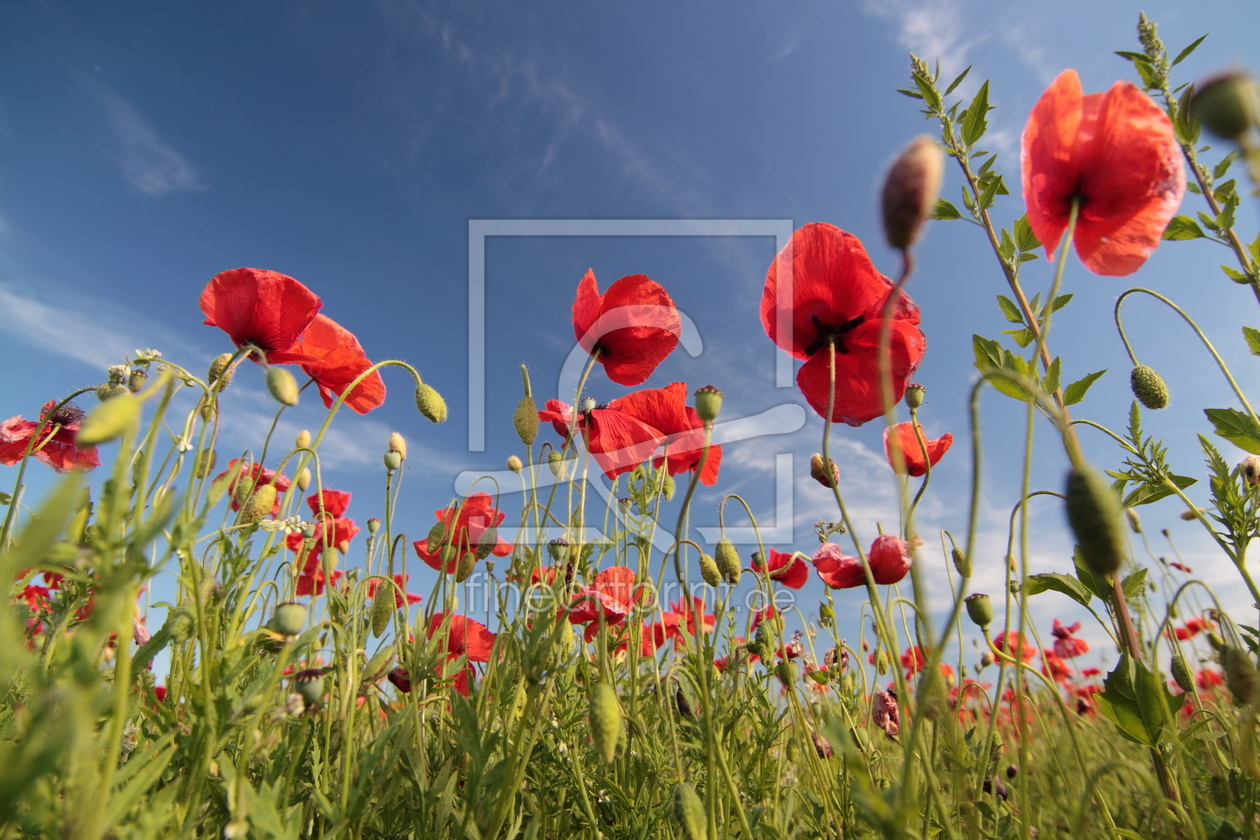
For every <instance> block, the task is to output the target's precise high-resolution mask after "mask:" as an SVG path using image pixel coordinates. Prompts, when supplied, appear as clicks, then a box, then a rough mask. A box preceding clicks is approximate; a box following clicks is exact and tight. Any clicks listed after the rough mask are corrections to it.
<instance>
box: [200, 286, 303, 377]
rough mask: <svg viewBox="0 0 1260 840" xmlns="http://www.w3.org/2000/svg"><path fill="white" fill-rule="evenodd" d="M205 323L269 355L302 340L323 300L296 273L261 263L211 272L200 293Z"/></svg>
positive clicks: (241, 343) (233, 340)
mask: <svg viewBox="0 0 1260 840" xmlns="http://www.w3.org/2000/svg"><path fill="white" fill-rule="evenodd" d="M200 305H201V311H202V312H204V313H205V316H206V320H205V324H206V325H207V326H210V327H218V328H219V329H221V330H223V331H224V332H225V333H227V334H228V337H229V338H231V339H232V343H233V344H235V345H236V346H237V347H244V346H245V345H246V344H255V345H257V346H259V347H261V348H262V349H263V350H264V351H265V352H266V353H267V355H268V357H270V355H271V353H272V351H285V350H288V349H289V348H291V347H292V346H293V345H294V344H296V343H297V340H298V339H299V338H301V336H302V333H304V332H306V328H307V327H309V326H310V325H311V322H312V321H314V320H315V316H316V314H317V313H318V312H319V309H320V307H321V306H323V301H321V300H320V299H319V296H318V295H316V294H315V293H314V292H312V291H311V290H310V289H308V288H306V287H305V286H303V285H302V284H301V283H299V282H298V281H296V280H294V279H293V278H292V277H288V276H286V275H284V274H280V273H279V272H276V271H267V270H265V269H261V268H233V269H231V270H229V271H222V272H219V273H218V274H216V275H215V276H214V277H213V278H211V280H210V282H209V283H208V284H206V288H205V290H204V291H203V292H202V293H201V301H200Z"/></svg>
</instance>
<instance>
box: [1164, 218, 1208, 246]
mask: <svg viewBox="0 0 1260 840" xmlns="http://www.w3.org/2000/svg"><path fill="white" fill-rule="evenodd" d="M1205 236H1207V234H1206V233H1204V232H1203V228H1201V227H1199V225H1198V223H1197V222H1195V220H1194V219H1192V218H1190V217H1189V216H1173V219H1172V221H1171V222H1169V223H1168V227H1166V228H1164V240H1165V241H1169V242H1175V241H1178V240H1182V239H1202V238H1204V237H1205Z"/></svg>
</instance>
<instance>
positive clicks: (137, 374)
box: [127, 368, 149, 394]
mask: <svg viewBox="0 0 1260 840" xmlns="http://www.w3.org/2000/svg"><path fill="white" fill-rule="evenodd" d="M148 378H149V375H148V374H147V373H145V372H144V371H142V370H140V368H136V369H135V370H133V371H132V372H131V373H129V374H127V390H128V391H130V392H131V393H133V394H138V393H140V389H141V388H143V387H144V381H145V380H146V379H148Z"/></svg>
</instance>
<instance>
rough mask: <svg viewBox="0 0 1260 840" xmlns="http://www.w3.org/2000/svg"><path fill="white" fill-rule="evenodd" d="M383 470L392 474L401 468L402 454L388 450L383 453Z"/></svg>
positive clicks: (394, 450)
mask: <svg viewBox="0 0 1260 840" xmlns="http://www.w3.org/2000/svg"><path fill="white" fill-rule="evenodd" d="M383 460H384V462H385V469H387V470H389V471H390V472H393V471H394V470H396V469H398V468H399V467H401V466H402V454H401V453H400V452H398V450H396V449H390V450H388V451H387V452H386V453H385V457H384V459H383Z"/></svg>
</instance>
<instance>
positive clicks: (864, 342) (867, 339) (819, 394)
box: [796, 320, 927, 426]
mask: <svg viewBox="0 0 1260 840" xmlns="http://www.w3.org/2000/svg"><path fill="white" fill-rule="evenodd" d="M879 323H880V322H879V321H878V320H876V321H868V322H867V323H864V324H862V325H861V326H859V327H858V328H857V329H855V330H853V331H852V332H850V333H848V335H846V336H845V339H846V341H845V346H846V349H847V350H848V352H847V353H837V354H836V397H835V408H834V410H833V411H832V415H831V418H832V421H833V422H836V423H847V424H848V425H850V426H860V425H862V424H863V423H866V422H868V421H870V420H874V419H875V418H876V417H881V416H883V414H884V407H883V397H882V395H881V394H880V387H879ZM890 323H891V325H892V326H891V329H890V331H889V351H890V352H889V355H890V358H891V366H890V372H891V375H892V401H893V403H894V404H895V403H896V402H897V401H898V400H900V399H901V397H902V395H903V394H905V392H906V386H907V385H908V384H909V383H910V379H911V377H913V376H914V372H915V370H916V369H917V368H918V366H919V362H920V361H922V359H923V353H924V351H925V350H926V349H927V340H926V339H924V337H923V333H922V332H920V331H919V328H918V327H916V326H915V325H913V324H911V323H910V322H908V321H891V322H890ZM828 365H829V362H828V353H827V352H825V351H823V352H819V353H815V354H814V355H813V356H811V357H810V358H809V361H807V362H805V364H803V365H801V369H800V370H799V371H797V373H796V384H797V386H798V387H799V388H800V389H801V393H802V394H803V395H804V396H805V399H806V400H807V401H808V402H809V404H810V406H811V407H812V408H813V409H814V411H816V412H818V414H819V415H820V416H826V413H827V396H828V389H829V388H830V382H829V379H828V376H827V373H828Z"/></svg>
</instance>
